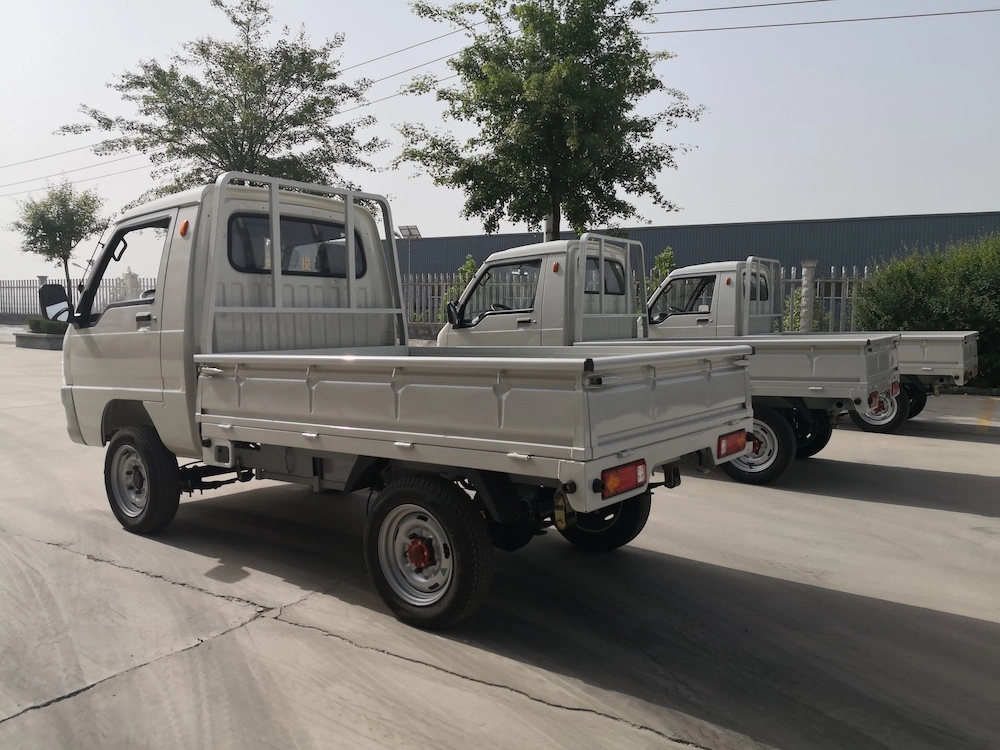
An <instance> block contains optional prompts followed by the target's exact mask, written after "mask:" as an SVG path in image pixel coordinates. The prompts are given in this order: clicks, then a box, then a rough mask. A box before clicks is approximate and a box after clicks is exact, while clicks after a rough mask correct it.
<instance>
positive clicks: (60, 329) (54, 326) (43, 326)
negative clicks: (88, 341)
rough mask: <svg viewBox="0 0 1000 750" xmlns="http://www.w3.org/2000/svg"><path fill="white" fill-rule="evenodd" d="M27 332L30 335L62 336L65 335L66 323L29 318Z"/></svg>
mask: <svg viewBox="0 0 1000 750" xmlns="http://www.w3.org/2000/svg"><path fill="white" fill-rule="evenodd" d="M28 330H29V331H31V332H32V333H54V334H57V335H59V336H62V335H63V334H64V333H66V323H60V322H59V321H58V320H45V318H29V319H28Z"/></svg>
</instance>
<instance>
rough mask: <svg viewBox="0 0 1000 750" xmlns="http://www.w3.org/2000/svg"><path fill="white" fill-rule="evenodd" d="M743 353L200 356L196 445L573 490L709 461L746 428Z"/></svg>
mask: <svg viewBox="0 0 1000 750" xmlns="http://www.w3.org/2000/svg"><path fill="white" fill-rule="evenodd" d="M750 351H751V350H750V348H749V347H736V348H726V349H720V348H718V347H714V348H704V349H698V348H691V347H688V349H686V350H677V351H674V352H655V353H654V352H649V351H643V352H621V351H620V350H619V349H617V348H610V347H608V348H605V347H600V348H597V347H594V348H591V349H584V350H577V349H576V348H571V349H559V348H556V349H538V348H535V349H527V350H510V349H501V350H491V351H488V352H484V351H480V350H477V349H472V348H468V349H442V350H437V351H435V350H428V349H425V348H420V349H415V350H410V351H408V350H406V349H403V348H398V350H397V351H394V352H391V353H390V352H386V353H385V354H381V355H368V356H360V355H357V354H337V353H329V354H323V353H318V352H317V353H309V354H294V353H288V354H256V355H255V354H206V355H198V356H196V357H195V359H196V361H197V362H198V363H199V364H200V365H201V366H202V376H201V378H200V383H199V410H198V414H197V420H198V422H199V424H200V427H201V433H202V435H203V436H204V437H206V438H217V439H225V440H230V441H245V442H250V443H267V444H272V445H285V446H289V447H296V448H302V449H308V450H316V451H324V452H331V453H358V454H362V455H366V456H376V457H383V458H392V459H398V460H400V461H409V462H420V463H427V464H438V465H448V466H461V467H465V468H472V469H479V470H489V471H500V472H505V473H509V474H512V475H520V476H554V477H557V478H558V479H559V480H560V481H561V482H570V481H573V482H576V484H577V486H579V487H581V488H583V487H589V486H590V485H591V484H592V483H593V481H594V479H597V478H599V477H600V473H601V471H603V470H604V469H607V468H610V467H612V466H615V465H617V464H621V463H623V457H624V456H635V459H639V458H644V459H645V460H646V461H647V464H648V465H649V466H650V467H651V468H652V467H655V466H661V465H663V464H666V463H669V462H672V461H674V460H676V459H677V458H679V457H680V456H682V455H685V454H687V453H692V452H695V451H698V450H702V449H704V448H706V447H709V446H713V455H714V450H715V448H714V444H715V442H716V440H717V437H718V435H720V434H724V433H728V432H732V431H734V430H738V429H745V428H747V427H749V424H750V420H749V416H748V412H747V408H746V400H747V396H746V393H747V374H746V367H745V363H744V362H743V361H742V360H744V358H745V357H746V356H747V355H748V354H749V353H750ZM206 372H210V373H211V374H206ZM596 383H600V384H599V385H598V384H596ZM279 415H280V416H279ZM619 500H621V497H617V498H615V499H614V501H615V502H617V501H619ZM571 501H572V504H573V506H574V508H575V509H576V510H578V511H589V510H595V509H597V508H599V507H601V505H602V504H604V503H603V502H602V500H601V496H600V493H595V492H590V491H584V492H580V493H577V494H575V495H572V496H571Z"/></svg>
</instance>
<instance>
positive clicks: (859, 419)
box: [849, 388, 910, 435]
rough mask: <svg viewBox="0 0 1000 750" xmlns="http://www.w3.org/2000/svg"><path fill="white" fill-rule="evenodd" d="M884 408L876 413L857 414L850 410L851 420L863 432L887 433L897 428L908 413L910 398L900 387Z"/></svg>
mask: <svg viewBox="0 0 1000 750" xmlns="http://www.w3.org/2000/svg"><path fill="white" fill-rule="evenodd" d="M886 403H887V406H886V409H885V411H884V412H883V413H881V414H878V415H869V414H864V415H862V414H858V413H857V412H856V411H851V412H849V414H850V415H851V421H852V422H854V424H856V425H857V426H858V427H860V428H861V429H862V430H864V431H865V432H875V433H879V434H883V435H884V434H887V433H890V432H895V431H896V430H898V429H899V428H900V427H901V426H902V424H903V423H904V422H905V421H906V419H907V417H909V415H910V399H909V398H908V397H907V395H906V391H904V390H903V389H902V388H900V391H899V394H898V395H896V396H894V397H893V398H892V399H891V400H890V401H887V402H886Z"/></svg>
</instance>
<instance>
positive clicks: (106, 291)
mask: <svg viewBox="0 0 1000 750" xmlns="http://www.w3.org/2000/svg"><path fill="white" fill-rule="evenodd" d="M819 270H820V269H817V272H819ZM822 271H823V274H824V275H823V276H822V277H820V276H819V273H817V278H816V279H815V281H814V284H815V303H814V309H813V330H817V331H853V330H855V310H854V299H855V297H856V294H857V290H858V289H859V288H860V286H861V285H862V284H863V283H864V280H865V279H866V278H867V276H868V268H867V267H866V268H863V269H859V268H853V269H847V268H839V269H838V268H831V269H829V271H827V269H822ZM457 280H458V275H457V274H453V273H435V274H429V273H428V274H411V275H408V276H407V275H404V277H403V302H404V305H405V308H406V310H407V313H408V320H409V321H410V322H411V323H443V322H445V311H444V307H445V301H446V299H447V296H448V292H449V290H451V289H452V288H453V287H454V286H455V284H456V282H457ZM51 281H53V282H55V283H59V281H60V280H59V279H57V278H55V277H53V278H52V279H51ZM79 283H80V281H79V280H77V279H74V280H73V289H74V294H73V297H74V299H76V298H77V297H78V294H77V293H76V292H75V289H76V286H77V285H78V284H79ZM518 283H521V282H518ZM155 286H156V279H153V278H143V277H139V276H134V275H133V276H129V275H125V276H122V277H120V278H118V279H111V280H109V282H108V283H105V284H103V285H102V286H101V288H100V289H99V290H98V293H97V298H96V299H95V308H96V309H103V307H104V306H105V305H107V304H109V303H111V302H118V301H120V300H124V299H135V298H137V297H138V296H139V295H140V294H141V293H142V292H143V291H144V290H146V289H152V288H154V287H155ZM38 287H39V282H38V279H21V280H15V281H3V280H0V315H3V314H8V315H11V314H12V315H30V316H34V315H39V314H40V310H39V308H38ZM778 288H779V289H780V290H781V294H782V311H783V313H784V327H785V328H786V329H791V330H798V328H799V321H800V305H801V291H800V290H801V289H802V276H801V270H800V269H799V268H796V267H792V268H790V269H784V268H783V269H782V270H781V283H780V285H778ZM647 289H649V290H650V292H652V287H651V286H649V285H647ZM520 296H523V295H520ZM487 301H488V300H487Z"/></svg>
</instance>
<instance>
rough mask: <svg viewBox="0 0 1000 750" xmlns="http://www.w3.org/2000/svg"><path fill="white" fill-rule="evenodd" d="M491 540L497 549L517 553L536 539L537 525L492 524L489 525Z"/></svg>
mask: <svg viewBox="0 0 1000 750" xmlns="http://www.w3.org/2000/svg"><path fill="white" fill-rule="evenodd" d="M489 530H490V540H491V541H492V543H493V546H494V547H496V548H497V549H502V550H503V551H504V552H517V551H518V550H519V549H521V548H522V547H524V546H525V545H527V544H528V542H530V541H531V540H532V539H534V538H535V533H536V532H537V531H538V525H537V524H530V523H491V524H489Z"/></svg>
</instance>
